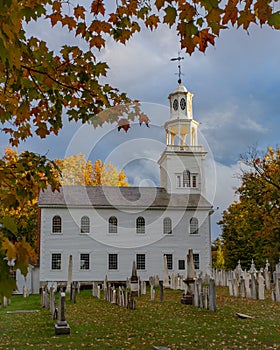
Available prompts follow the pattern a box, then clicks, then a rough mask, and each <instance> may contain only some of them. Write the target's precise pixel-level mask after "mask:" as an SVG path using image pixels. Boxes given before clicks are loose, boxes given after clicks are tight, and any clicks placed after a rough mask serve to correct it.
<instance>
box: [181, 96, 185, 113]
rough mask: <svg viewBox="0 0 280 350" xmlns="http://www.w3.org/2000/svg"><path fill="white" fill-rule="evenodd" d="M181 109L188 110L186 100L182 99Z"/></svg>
mask: <svg viewBox="0 0 280 350" xmlns="http://www.w3.org/2000/svg"><path fill="white" fill-rule="evenodd" d="M180 107H181V109H182V110H184V109H185V108H186V100H185V99H184V98H181V101H180Z"/></svg>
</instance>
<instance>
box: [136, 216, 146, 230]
mask: <svg viewBox="0 0 280 350" xmlns="http://www.w3.org/2000/svg"><path fill="white" fill-rule="evenodd" d="M136 233H145V219H144V218H143V217H142V216H139V217H138V218H137V219H136Z"/></svg>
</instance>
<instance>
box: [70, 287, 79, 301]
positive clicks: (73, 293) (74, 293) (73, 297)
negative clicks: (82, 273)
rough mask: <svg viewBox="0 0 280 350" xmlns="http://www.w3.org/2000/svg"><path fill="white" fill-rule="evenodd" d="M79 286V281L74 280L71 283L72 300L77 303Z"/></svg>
mask: <svg viewBox="0 0 280 350" xmlns="http://www.w3.org/2000/svg"><path fill="white" fill-rule="evenodd" d="M77 286H78V283H77V282H72V284H71V294H70V295H71V296H70V297H71V299H70V300H71V301H72V302H73V303H74V304H76V294H77Z"/></svg>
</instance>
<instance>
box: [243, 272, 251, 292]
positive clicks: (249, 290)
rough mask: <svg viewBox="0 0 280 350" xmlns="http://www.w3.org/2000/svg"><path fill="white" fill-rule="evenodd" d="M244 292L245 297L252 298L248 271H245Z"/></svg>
mask: <svg viewBox="0 0 280 350" xmlns="http://www.w3.org/2000/svg"><path fill="white" fill-rule="evenodd" d="M244 280H245V294H246V298H248V299H251V298H252V293H251V287H250V274H249V273H247V272H246V273H245V277H244Z"/></svg>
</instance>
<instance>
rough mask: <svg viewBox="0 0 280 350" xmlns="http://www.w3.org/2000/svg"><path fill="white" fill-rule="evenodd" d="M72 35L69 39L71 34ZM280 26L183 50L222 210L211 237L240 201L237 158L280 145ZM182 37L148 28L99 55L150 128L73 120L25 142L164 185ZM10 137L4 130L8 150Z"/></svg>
mask: <svg viewBox="0 0 280 350" xmlns="http://www.w3.org/2000/svg"><path fill="white" fill-rule="evenodd" d="M30 31H31V32H32V31H33V32H36V34H38V33H39V34H38V35H40V36H41V37H42V38H43V39H44V40H46V41H47V42H49V45H50V46H51V47H52V48H57V47H58V46H59V43H60V42H63V41H65V40H66V41H68V42H69V43H71V41H72V38H71V37H65V33H64V32H63V31H61V32H60V33H59V34H58V35H56V36H55V40H54V39H53V38H54V36H53V35H52V33H51V31H49V30H43V31H42V24H39V25H32V26H31V27H30ZM65 38H66V39H65ZM279 44H280V32H279V31H278V32H277V31H273V30H271V29H270V28H266V27H263V28H262V29H260V28H258V27H256V26H253V27H252V28H251V29H250V30H249V34H248V33H246V32H245V31H242V30H236V29H228V30H225V31H224V32H223V33H222V34H221V36H220V38H219V39H217V41H216V45H215V47H210V48H209V49H208V50H207V52H206V53H205V54H203V53H200V52H197V53H194V54H193V55H192V56H187V55H185V54H184V53H183V52H181V55H183V56H184V60H183V61H182V72H183V74H184V75H183V77H182V80H183V84H184V85H185V86H186V87H187V89H188V90H189V91H191V92H192V93H193V94H194V98H193V110H194V119H196V120H197V121H199V122H200V123H201V126H200V131H201V135H200V136H201V138H200V140H201V143H203V144H204V145H205V146H206V148H207V150H208V152H209V153H208V158H209V160H208V163H207V184H208V189H209V191H208V195H209V197H210V198H209V199H210V201H212V202H213V206H214V208H215V209H216V208H218V209H216V211H215V214H214V215H213V216H212V222H213V224H212V237H213V239H214V238H215V237H217V236H218V235H219V233H220V228H219V227H218V226H217V225H216V222H217V221H218V220H219V219H220V218H221V213H222V211H223V210H224V209H226V208H227V207H228V205H229V204H230V203H231V202H232V201H233V200H234V198H236V197H235V195H234V188H236V186H238V180H237V176H236V175H237V174H238V172H239V165H238V159H239V156H240V154H242V153H244V152H246V151H247V150H248V147H250V146H254V145H257V146H258V148H260V149H266V147H267V146H268V145H271V146H272V147H275V146H276V145H277V144H279V129H280V119H279V115H280V69H279V67H280V45H279ZM178 48H179V40H178V37H177V36H176V33H175V32H173V31H172V30H169V29H167V28H163V27H162V28H161V29H160V30H158V31H156V32H152V33H151V32H149V31H148V30H143V31H142V33H140V34H137V35H136V36H135V37H134V38H133V39H132V40H131V41H130V42H129V43H128V44H127V45H126V46H123V45H120V44H116V43H113V42H112V43H109V45H108V47H107V48H106V49H105V50H103V51H101V53H100V58H101V59H104V60H106V61H108V63H109V66H110V68H111V70H110V72H109V74H108V82H109V83H111V85H113V86H116V87H118V88H119V89H120V90H123V91H126V92H127V93H128V95H129V96H130V97H132V98H136V99H138V100H140V101H141V102H142V103H143V106H144V108H145V110H146V111H147V113H149V117H150V120H151V124H152V127H151V128H150V129H148V128H146V127H144V126H142V127H139V126H138V125H133V126H132V128H131V130H130V131H129V132H128V133H127V134H125V133H124V132H120V133H118V132H117V129H116V127H115V125H104V126H103V127H102V128H99V129H96V130H94V129H93V128H92V127H91V126H89V125H87V126H81V125H79V124H70V125H69V124H68V123H67V122H66V121H65V125H64V129H63V130H62V132H61V133H60V135H59V136H58V137H53V136H51V137H49V138H47V139H46V140H40V139H38V138H33V139H31V140H28V141H27V142H25V143H22V144H21V145H20V147H19V151H21V150H23V149H29V150H32V151H35V152H39V153H44V154H47V155H48V157H49V158H51V159H52V158H56V157H60V158H63V157H65V156H68V155H71V154H76V153H78V152H83V153H85V154H86V155H87V156H88V157H89V158H90V159H92V160H93V161H94V160H96V159H99V158H100V159H102V160H103V161H108V160H110V161H111V162H112V163H114V164H116V165H117V166H118V167H120V168H122V167H124V168H125V170H126V173H127V175H128V178H129V181H130V183H131V185H141V186H147V185H148V186H151V185H152V186H154V185H155V186H158V185H159V171H158V165H157V159H158V158H159V156H160V153H161V152H162V150H163V149H164V143H165V136H164V132H163V129H162V125H163V124H164V122H165V121H166V120H167V119H168V117H169V107H168V95H169V93H170V92H172V91H173V90H174V89H175V88H176V86H177V79H178V76H176V74H175V73H176V72H177V63H176V62H171V61H170V58H171V57H176V56H177V55H178ZM6 146H7V139H6V138H5V137H4V136H3V135H1V148H2V149H4V148H5V147H6Z"/></svg>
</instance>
